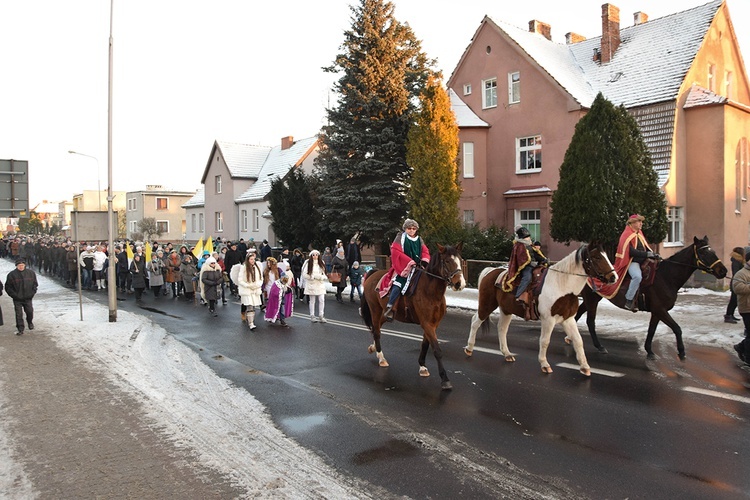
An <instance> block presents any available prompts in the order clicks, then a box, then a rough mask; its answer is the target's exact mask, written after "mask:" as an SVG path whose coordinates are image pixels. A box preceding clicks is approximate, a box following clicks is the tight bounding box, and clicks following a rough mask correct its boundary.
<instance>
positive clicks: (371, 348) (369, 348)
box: [367, 344, 375, 354]
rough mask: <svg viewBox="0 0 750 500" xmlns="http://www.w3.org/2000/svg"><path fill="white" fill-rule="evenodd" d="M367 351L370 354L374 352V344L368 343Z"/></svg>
mask: <svg viewBox="0 0 750 500" xmlns="http://www.w3.org/2000/svg"><path fill="white" fill-rule="evenodd" d="M367 352H368V353H370V354H372V353H374V352H375V345H374V344H371V345H368V346H367Z"/></svg>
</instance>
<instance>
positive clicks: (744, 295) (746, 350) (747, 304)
mask: <svg viewBox="0 0 750 500" xmlns="http://www.w3.org/2000/svg"><path fill="white" fill-rule="evenodd" d="M744 260H745V264H744V265H743V266H742V269H740V270H739V271H738V272H737V273H736V274H735V275H734V277H733V278H732V286H733V288H734V293H736V294H737V310H738V311H739V312H740V316H741V317H742V323H743V325H744V327H745V331H744V334H745V338H743V339H742V341H741V342H740V343H739V344H735V345H734V350H735V351H736V352H737V356H739V358H740V360H742V361H743V362H744V363H746V364H750V252H747V253H745V259H744ZM6 288H7V285H6Z"/></svg>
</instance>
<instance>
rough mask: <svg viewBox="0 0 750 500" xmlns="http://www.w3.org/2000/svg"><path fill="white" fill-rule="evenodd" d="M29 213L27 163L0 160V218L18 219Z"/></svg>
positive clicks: (23, 161)
mask: <svg viewBox="0 0 750 500" xmlns="http://www.w3.org/2000/svg"><path fill="white" fill-rule="evenodd" d="M28 211H29V162H28V161H25V160H0V217H20V216H22V215H24V214H26V213H28Z"/></svg>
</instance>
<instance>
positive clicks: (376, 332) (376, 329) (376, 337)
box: [367, 315, 389, 367]
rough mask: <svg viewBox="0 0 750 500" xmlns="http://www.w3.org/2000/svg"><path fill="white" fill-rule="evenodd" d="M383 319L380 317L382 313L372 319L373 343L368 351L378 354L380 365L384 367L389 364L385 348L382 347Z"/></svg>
mask: <svg viewBox="0 0 750 500" xmlns="http://www.w3.org/2000/svg"><path fill="white" fill-rule="evenodd" d="M381 323H382V319H381V318H380V315H378V316H377V317H375V318H373V321H372V340H373V342H372V344H370V346H369V347H368V348H367V352H369V353H370V354H372V353H373V352H374V353H376V354H377V357H378V365H380V366H382V367H386V366H389V365H388V361H386V360H385V356H383V350H382V348H381V347H380V327H381Z"/></svg>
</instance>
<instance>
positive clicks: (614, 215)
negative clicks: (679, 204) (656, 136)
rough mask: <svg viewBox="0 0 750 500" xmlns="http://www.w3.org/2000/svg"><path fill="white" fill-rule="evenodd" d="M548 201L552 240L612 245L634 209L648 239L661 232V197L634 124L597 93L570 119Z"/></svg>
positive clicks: (659, 238) (656, 238)
mask: <svg viewBox="0 0 750 500" xmlns="http://www.w3.org/2000/svg"><path fill="white" fill-rule="evenodd" d="M550 206H551V209H552V218H551V221H550V234H551V236H552V238H553V239H554V240H556V241H560V242H566V243H568V242H570V241H583V242H588V241H592V240H598V241H601V242H602V243H604V244H605V245H607V246H608V247H609V248H614V247H616V246H617V242H618V240H619V237H620V233H621V232H622V230H623V228H624V227H625V223H626V221H627V219H628V216H629V215H630V214H635V213H638V214H641V215H643V216H644V217H645V218H646V220H645V222H644V225H643V232H644V235H645V236H646V239H648V241H649V242H650V243H659V242H661V241H662V240H663V239H664V237H665V236H666V233H667V206H666V199H665V197H664V193H663V192H662V191H661V190H660V189H659V186H658V177H657V174H656V172H655V171H654V169H653V165H652V163H651V157H650V156H649V153H648V149H647V147H646V144H645V142H644V141H643V137H642V136H641V133H640V130H639V129H638V124H637V123H636V121H635V119H634V118H633V117H632V116H630V115H629V114H628V112H627V111H626V110H625V108H624V107H623V106H619V107H616V106H614V105H613V104H612V103H611V102H609V101H607V100H606V99H605V98H604V96H603V95H602V94H601V93H599V95H597V96H596V99H595V100H594V103H593V105H592V106H591V109H590V110H589V112H588V113H587V114H586V116H584V117H583V118H582V119H581V120H580V121H579V122H578V124H577V125H576V129H575V134H574V135H573V139H572V140H571V142H570V146H568V150H567V151H566V153H565V159H564V160H563V163H562V165H561V166H560V182H559V183H558V185H557V190H556V191H555V192H554V194H553V195H552V200H551V203H550Z"/></svg>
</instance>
